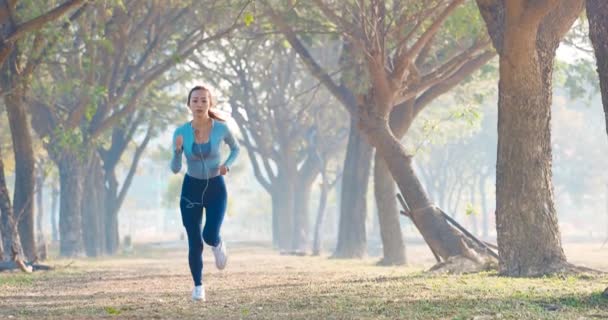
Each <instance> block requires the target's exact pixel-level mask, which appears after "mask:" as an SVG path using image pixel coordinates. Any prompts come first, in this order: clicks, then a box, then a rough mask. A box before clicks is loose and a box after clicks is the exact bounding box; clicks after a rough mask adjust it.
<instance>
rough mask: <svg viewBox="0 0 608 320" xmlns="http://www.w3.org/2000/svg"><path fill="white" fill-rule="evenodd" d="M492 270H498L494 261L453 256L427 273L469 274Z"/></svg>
mask: <svg viewBox="0 0 608 320" xmlns="http://www.w3.org/2000/svg"><path fill="white" fill-rule="evenodd" d="M492 270H498V264H497V262H496V260H494V259H486V260H485V261H479V260H477V259H476V260H472V259H470V258H467V257H464V256H454V257H450V258H448V259H447V260H446V261H442V262H439V263H437V264H436V265H434V266H432V267H431V268H430V269H429V270H428V271H427V272H429V273H432V274H469V273H478V272H483V271H492Z"/></svg>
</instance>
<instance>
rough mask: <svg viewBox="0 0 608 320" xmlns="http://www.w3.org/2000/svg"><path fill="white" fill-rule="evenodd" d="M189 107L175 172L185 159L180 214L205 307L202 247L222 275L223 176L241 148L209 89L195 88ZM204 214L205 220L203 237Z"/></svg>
mask: <svg viewBox="0 0 608 320" xmlns="http://www.w3.org/2000/svg"><path fill="white" fill-rule="evenodd" d="M187 101H188V103H187V105H188V108H190V111H191V112H192V120H191V121H188V122H186V123H184V124H183V125H182V126H180V127H179V128H177V129H176V130H175V133H174V134H173V159H171V171H173V173H178V172H179V171H180V170H181V167H182V154H184V155H185V156H186V164H187V166H188V168H187V171H186V175H185V176H184V182H183V184H182V192H181V199H180V202H179V208H180V210H181V214H182V223H183V224H184V227H185V228H186V233H187V235H188V247H189V250H188V263H189V265H190V272H191V273H192V278H193V280H194V289H193V290H192V299H194V300H203V301H204V300H205V287H204V286H203V281H202V276H203V257H202V253H203V241H205V243H207V245H209V246H211V249H212V251H213V255H214V256H215V265H216V266H217V268H218V269H220V270H223V269H224V268H225V267H226V262H227V261H228V255H227V252H226V244H225V243H224V241H223V240H222V238H221V237H220V228H221V226H222V221H223V220H224V214H225V212H226V202H227V192H226V185H225V183H224V176H225V175H226V174H227V173H228V172H229V171H230V166H231V165H232V163H233V162H234V160H235V159H236V157H237V156H238V154H239V146H238V144H237V142H236V139H235V138H234V136H233V134H232V132H230V129H229V128H228V126H227V125H226V123H225V119H223V118H222V117H220V116H219V115H218V114H217V113H216V112H214V111H213V110H211V107H212V104H213V103H212V101H213V98H212V96H211V92H210V91H209V90H208V89H207V88H205V87H203V86H196V87H194V88H192V89H191V90H190V93H189V94H188V100H187ZM222 141H224V142H226V144H228V146H230V154H229V155H228V157H227V159H226V160H224V161H223V162H222V156H221V154H220V144H221V143H222ZM203 208H204V209H205V214H206V217H205V227H204V228H203V229H202V232H201V224H202V218H203Z"/></svg>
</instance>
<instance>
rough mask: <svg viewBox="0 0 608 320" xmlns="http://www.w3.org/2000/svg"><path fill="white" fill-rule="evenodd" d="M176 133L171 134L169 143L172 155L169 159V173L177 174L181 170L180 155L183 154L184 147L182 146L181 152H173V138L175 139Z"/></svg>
mask: <svg viewBox="0 0 608 320" xmlns="http://www.w3.org/2000/svg"><path fill="white" fill-rule="evenodd" d="M177 131H178V130H175V132H174V133H173V141H172V142H171V153H173V157H172V158H171V171H173V173H178V172H179V171H180V170H181V169H182V153H184V147H183V146H182V150H181V151H175V138H177V135H178V134H177Z"/></svg>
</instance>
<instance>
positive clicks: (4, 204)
mask: <svg viewBox="0 0 608 320" xmlns="http://www.w3.org/2000/svg"><path fill="white" fill-rule="evenodd" d="M0 218H1V219H0V237H1V238H2V239H0V241H1V242H2V249H4V250H3V251H4V253H3V254H2V257H0V259H2V260H11V259H12V258H13V257H12V256H11V255H13V254H16V256H15V259H22V257H23V249H22V247H21V239H20V238H19V232H18V230H17V225H16V223H17V221H16V219H15V215H14V212H13V208H12V206H11V199H10V196H9V194H8V188H7V186H6V178H5V176H4V161H3V160H2V150H1V149H0Z"/></svg>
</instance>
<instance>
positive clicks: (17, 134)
mask: <svg viewBox="0 0 608 320" xmlns="http://www.w3.org/2000/svg"><path fill="white" fill-rule="evenodd" d="M16 51H17V50H15V51H14V52H13V53H12V54H11V56H12V55H15V54H17V53H16ZM7 63H9V64H12V63H13V59H10V61H8V62H7ZM4 102H5V105H6V111H7V114H8V120H9V124H10V127H11V137H12V141H13V150H14V154H15V192H14V196H13V204H14V206H13V209H14V214H15V218H16V219H18V224H19V236H20V238H21V244H22V245H23V251H24V254H25V257H26V258H27V259H28V260H30V261H33V260H34V259H35V257H36V238H35V232H34V210H33V209H34V206H33V204H34V186H35V178H34V174H35V171H34V169H35V160H34V150H33V149H32V136H31V130H30V124H29V121H28V119H27V112H26V110H25V106H24V105H23V94H22V91H21V90H20V89H18V87H13V88H12V91H9V92H8V93H7V94H6V95H5V97H4Z"/></svg>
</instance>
